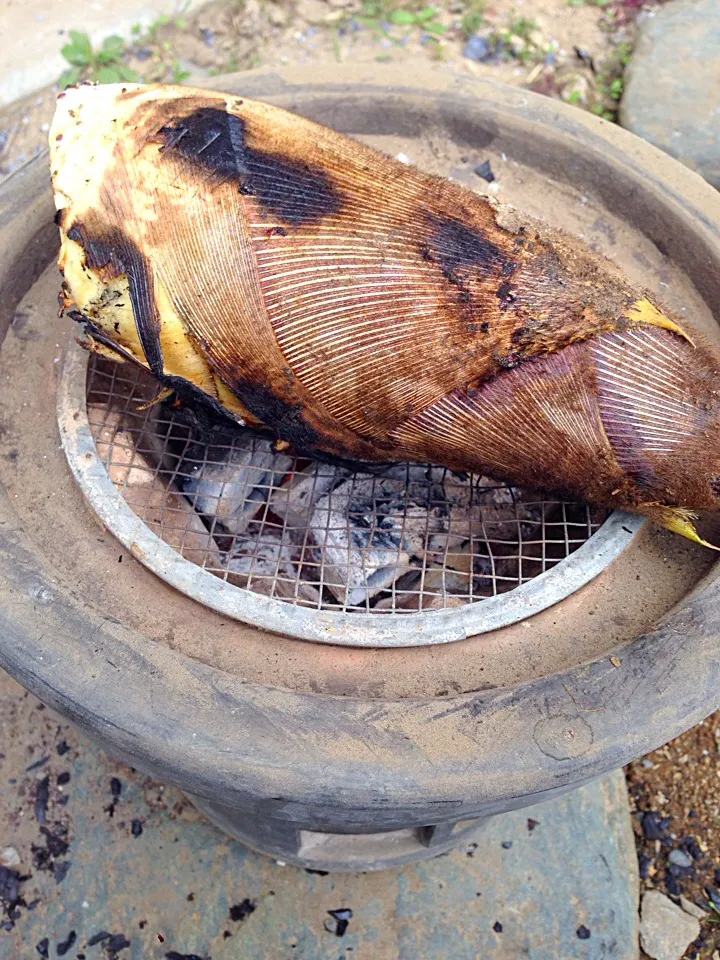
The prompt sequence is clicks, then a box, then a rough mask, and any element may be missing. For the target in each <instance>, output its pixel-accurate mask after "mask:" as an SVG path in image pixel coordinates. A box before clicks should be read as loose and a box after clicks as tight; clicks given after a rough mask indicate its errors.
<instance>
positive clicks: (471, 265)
mask: <svg viewBox="0 0 720 960" xmlns="http://www.w3.org/2000/svg"><path fill="white" fill-rule="evenodd" d="M427 223H428V227H429V231H428V234H427V236H426V237H425V238H424V240H423V242H422V244H421V248H420V252H421V255H422V256H423V258H424V259H426V260H432V261H433V262H434V263H437V264H438V266H439V267H440V269H441V270H442V272H443V273H444V274H445V276H446V277H447V278H448V279H450V278H451V277H454V276H456V275H457V272H458V271H462V272H463V273H465V272H466V271H477V272H479V273H480V274H481V275H487V274H489V273H491V272H492V271H493V270H495V268H496V266H497V264H498V263H500V262H501V261H502V260H503V252H502V251H501V250H500V248H499V247H497V246H496V245H495V244H494V243H493V242H492V241H491V240H488V238H487V237H486V236H485V235H484V234H483V233H482V231H480V230H475V229H473V228H472V227H469V226H467V225H466V224H464V223H462V221H460V220H455V219H453V218H452V217H443V216H438V215H436V214H434V213H429V214H428V215H427Z"/></svg>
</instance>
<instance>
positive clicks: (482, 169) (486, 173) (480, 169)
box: [475, 160, 495, 183]
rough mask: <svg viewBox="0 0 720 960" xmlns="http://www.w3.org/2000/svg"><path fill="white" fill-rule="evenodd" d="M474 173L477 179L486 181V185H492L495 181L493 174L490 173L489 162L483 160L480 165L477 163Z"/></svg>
mask: <svg viewBox="0 0 720 960" xmlns="http://www.w3.org/2000/svg"><path fill="white" fill-rule="evenodd" d="M475 173H476V174H477V176H478V177H481V178H482V179H483V180H487V182H488V183H493V181H494V180H495V174H494V173H493V171H492V167H491V166H490V161H489V160H483V162H482V163H479V164H478V165H477V166H476V167H475Z"/></svg>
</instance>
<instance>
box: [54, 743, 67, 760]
mask: <svg viewBox="0 0 720 960" xmlns="http://www.w3.org/2000/svg"><path fill="white" fill-rule="evenodd" d="M69 749H70V744H69V743H68V742H67V740H61V741H60V743H59V744H58V745H57V747H55V750H56V751H57V755H58V756H59V757H63V756H65V754H66V753H67V752H68V750H69Z"/></svg>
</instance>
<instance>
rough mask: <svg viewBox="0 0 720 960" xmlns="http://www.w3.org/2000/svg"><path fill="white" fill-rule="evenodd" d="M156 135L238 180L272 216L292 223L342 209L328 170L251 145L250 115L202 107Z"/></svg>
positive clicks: (186, 156)
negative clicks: (247, 119)
mask: <svg viewBox="0 0 720 960" xmlns="http://www.w3.org/2000/svg"><path fill="white" fill-rule="evenodd" d="M155 139H156V140H157V141H158V142H159V143H161V144H162V146H161V147H160V151H161V153H166V154H175V155H177V156H179V157H182V159H183V160H185V161H187V162H188V163H190V164H192V165H193V166H196V167H199V168H201V169H202V170H203V171H205V173H206V174H207V175H209V176H210V178H211V179H212V180H213V181H215V182H217V183H218V184H219V183H226V182H234V183H236V184H237V186H238V189H239V190H240V192H241V193H244V194H248V195H250V196H253V197H255V198H256V199H257V201H258V203H259V204H260V206H261V207H263V208H264V209H265V211H266V212H267V213H269V214H271V215H272V216H275V217H278V218H279V219H280V220H282V221H284V222H285V223H287V224H289V225H291V226H301V225H302V224H307V223H315V222H317V221H318V220H321V219H322V218H323V217H326V216H328V215H330V214H333V213H337V212H338V210H339V209H340V206H341V202H340V196H339V194H338V192H337V190H336V188H335V186H334V185H333V183H332V181H331V180H330V178H329V177H328V175H327V174H326V173H325V171H324V170H322V169H320V168H319V167H317V166H313V165H311V164H309V163H302V162H301V161H298V160H296V159H294V158H292V157H286V156H282V155H281V154H278V153H270V152H265V151H263V150H259V149H257V148H256V147H253V146H250V145H249V144H248V143H247V138H246V126H245V122H244V120H242V119H241V118H240V117H236V116H234V115H233V114H230V113H226V112H225V111H224V110H221V109H218V108H217V107H200V108H198V109H196V110H195V111H193V112H192V113H191V114H189V115H188V116H187V117H182V118H177V119H175V120H172V121H171V122H170V123H167V124H165V125H164V126H163V127H161V128H160V130H159V131H158V133H157V135H156V137H155Z"/></svg>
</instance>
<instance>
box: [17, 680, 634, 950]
mask: <svg viewBox="0 0 720 960" xmlns="http://www.w3.org/2000/svg"><path fill="white" fill-rule="evenodd" d="M0 741H1V742H2V745H3V746H2V750H3V753H4V756H2V758H0V860H1V859H2V857H3V855H4V854H3V853H2V849H3V848H7V847H10V848H12V850H14V851H15V852H16V854H17V857H18V858H19V860H20V863H19V864H17V863H16V864H15V866H14V867H13V868H12V869H14V870H16V871H17V872H19V873H20V875H21V876H28V879H26V880H24V881H23V882H22V883H21V887H20V893H21V896H22V897H23V899H24V901H25V903H26V904H32V903H33V902H34V901H36V900H37V903H36V904H35V906H34V907H33V909H29V907H28V906H23V905H20V906H19V907H18V908H17V909H18V917H17V919H16V920H15V921H14V925H13V926H12V929H10V930H6V931H0V958H2V960H17V958H22V960H26V958H27V960H30V958H37V957H38V956H40V954H39V953H38V952H37V951H36V945H37V944H41V947H42V946H43V943H42V941H43V940H44V939H45V938H47V941H48V943H47V947H48V953H49V957H50V958H53V960H54V958H55V957H56V956H58V949H57V948H58V946H60V948H61V949H62V948H63V946H64V945H65V944H66V943H67V942H68V938H69V937H70V935H71V932H72V931H74V932H75V941H74V943H73V944H72V947H71V948H69V949H68V950H67V952H66V953H65V954H63V955H64V956H65V957H67V958H69V960H75V958H77V956H78V954H83V955H84V956H85V958H86V960H105V958H106V957H107V956H108V955H111V956H112V955H113V954H112V953H108V945H111V944H115V945H117V944H118V943H119V944H123V943H124V941H127V942H128V943H127V945H126V946H121V949H119V950H118V951H117V953H116V954H115V957H116V960H165V958H167V957H168V955H169V956H170V957H174V958H175V960H177V955H178V954H179V955H180V957H183V958H187V956H188V955H190V956H191V957H195V958H202V960H338V958H342V960H419V958H422V960H517V958H521V957H524V958H529V960H601V958H602V960H636V958H637V956H638V948H637V939H638V931H637V894H638V881H637V874H636V869H637V862H636V859H635V847H634V841H633V835H632V828H631V826H630V818H629V813H628V805H627V795H626V790H625V782H624V778H623V776H622V774H621V773H617V774H614V775H612V776H610V777H607V778H605V779H603V780H601V781H599V782H596V783H594V784H592V785H589V786H586V787H583V788H581V789H579V790H576V791H575V792H573V793H570V794H567V795H566V796H564V797H560V798H557V799H554V800H551V801H549V802H546V803H544V804H540V805H538V806H536V807H533V808H529V809H526V810H520V811H516V812H513V813H509V814H505V815H502V816H498V817H497V818H495V819H494V820H492V821H490V823H489V824H488V826H487V828H486V829H485V831H484V832H483V834H482V835H481V836H480V837H479V838H478V840H479V842H478V845H477V846H473V845H470V846H466V847H464V848H461V849H459V850H456V851H454V852H453V853H451V854H447V855H445V856H442V857H440V858H438V859H435V860H431V861H426V862H423V863H419V864H416V865H414V866H411V867H405V868H403V869H398V870H389V871H386V872H382V873H367V874H359V875H358V874H348V875H328V876H320V875H317V874H313V873H308V872H306V871H304V870H301V869H297V868H295V867H291V866H281V865H279V864H278V863H276V862H274V861H272V860H269V859H266V858H265V857H262V856H258V855H256V854H254V853H250V852H249V851H246V850H245V849H243V848H242V847H241V846H240V845H239V844H237V843H235V842H233V841H231V840H229V839H228V838H227V837H225V836H224V835H223V834H221V833H220V832H219V831H218V830H216V829H215V828H214V827H213V826H211V825H210V824H209V823H208V822H207V821H206V820H204V819H203V817H201V816H200V814H198V813H197V812H196V811H195V810H194V808H193V807H192V806H191V805H190V804H189V803H188V801H187V800H186V799H185V798H184V797H183V796H182V794H180V793H179V792H178V791H177V790H175V789H174V788H172V787H163V786H162V785H160V784H158V783H157V782H155V781H154V780H152V779H150V778H148V777H145V776H143V775H142V774H140V773H138V772H136V771H132V770H131V769H130V768H128V767H126V766H124V765H123V764H121V763H119V762H116V761H114V760H112V759H110V758H109V757H107V756H106V755H105V754H103V753H102V752H101V751H100V750H99V749H98V748H97V747H95V745H94V744H93V743H91V742H90V741H88V740H86V739H84V738H83V737H81V736H80V735H78V734H77V733H75V731H74V730H73V729H72V728H70V727H69V726H68V725H67V724H66V723H65V722H64V721H63V720H62V719H61V718H59V717H58V716H57V715H55V714H54V713H52V711H50V710H48V709H45V708H43V707H42V705H41V704H39V703H38V701H36V700H35V699H34V698H33V697H31V696H29V695H28V694H26V693H25V692H24V691H23V690H22V688H21V687H19V686H18V685H17V684H16V683H15V682H14V681H12V680H11V679H10V678H9V677H7V675H5V674H0ZM46 758H47V759H46ZM38 764H39V765H38ZM34 765H35V766H34ZM28 768H31V769H29V770H28ZM67 774H69V780H68V779H67ZM63 775H65V776H63ZM46 778H47V779H46ZM64 781H66V782H64ZM38 798H39V800H38ZM45 798H46V799H45ZM38 816H39V817H40V818H41V819H44V820H45V823H44V824H43V823H41V822H39V821H38ZM528 818H532V819H533V821H536V823H533V824H532V825H530V824H529V822H528ZM530 826H532V829H530ZM44 831H46V832H44ZM65 831H66V832H65ZM140 831H142V832H140ZM135 834H137V835H135ZM52 836H55V838H56V840H60V841H61V844H60V848H58V846H57V845H55V846H53V841H52V839H51V837H52ZM63 840H64V842H67V843H68V849H67V851H64V852H57V851H58V849H60V850H61V849H62V841H63ZM33 847H35V851H34V852H33ZM52 850H55V851H56V854H53V853H52ZM10 859H11V860H12V859H14V858H13V857H12V855H10ZM65 863H69V866H67V867H64V866H62V864H65ZM43 867H44V869H43ZM48 868H49V869H48ZM58 878H60V882H58ZM245 901H250V906H251V907H252V906H254V909H250V910H249V909H248V905H247V904H245ZM243 904H245V905H244V906H243ZM233 907H235V908H236V909H235V910H234V911H233V910H232V908H233ZM344 907H349V908H350V909H351V910H352V911H353V915H352V918H351V920H350V922H349V924H348V928H347V932H346V933H345V935H344V936H342V937H338V936H336V934H335V933H333V932H331V931H328V930H327V929H326V921H328V925H329V926H330V927H331V928H333V926H334V924H333V921H332V920H331V918H330V917H329V916H328V911H329V910H337V909H341V908H344ZM241 915H244V919H239V917H240V916H241ZM233 916H235V917H236V919H232V917H233ZM496 925H501V927H502V931H501V932H500V929H499V926H496ZM581 926H584V927H585V928H586V929H587V930H589V931H590V936H589V938H588V939H581V938H579V937H578V935H577V931H578V929H579V928H580V927H581ZM103 932H104V933H106V934H109V935H114V936H115V937H116V939H115V940H114V941H110V940H108V939H107V938H105V939H104V940H102V941H100V942H98V943H96V944H95V945H93V946H88V941H92V939H93V938H94V937H95V938H96V937H97V936H98V934H102V933H103ZM160 938H162V942H161V939H160ZM173 951H175V954H173Z"/></svg>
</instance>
